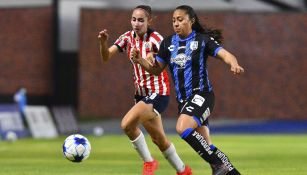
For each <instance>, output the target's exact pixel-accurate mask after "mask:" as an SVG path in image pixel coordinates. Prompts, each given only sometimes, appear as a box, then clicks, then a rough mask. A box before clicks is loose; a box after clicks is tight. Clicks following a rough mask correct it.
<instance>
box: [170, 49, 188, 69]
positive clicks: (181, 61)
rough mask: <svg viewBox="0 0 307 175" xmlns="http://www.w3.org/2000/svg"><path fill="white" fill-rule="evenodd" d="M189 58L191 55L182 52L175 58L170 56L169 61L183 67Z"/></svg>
mask: <svg viewBox="0 0 307 175" xmlns="http://www.w3.org/2000/svg"><path fill="white" fill-rule="evenodd" d="M189 60H191V57H189V56H187V55H186V54H184V53H180V54H178V55H177V56H176V58H171V63H176V64H177V65H179V66H180V68H184V66H185V64H186V62H187V61H189Z"/></svg>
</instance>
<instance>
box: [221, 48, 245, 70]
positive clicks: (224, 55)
mask: <svg viewBox="0 0 307 175" xmlns="http://www.w3.org/2000/svg"><path fill="white" fill-rule="evenodd" d="M217 58H220V59H221V60H223V61H224V62H225V63H226V64H228V65H229V66H230V71H231V72H233V74H242V73H243V72H244V69H243V68H242V67H241V66H240V65H239V64H238V61H237V59H236V57H235V56H234V55H232V54H231V53H230V52H228V51H227V50H225V49H223V48H222V49H221V50H219V52H218V53H217Z"/></svg>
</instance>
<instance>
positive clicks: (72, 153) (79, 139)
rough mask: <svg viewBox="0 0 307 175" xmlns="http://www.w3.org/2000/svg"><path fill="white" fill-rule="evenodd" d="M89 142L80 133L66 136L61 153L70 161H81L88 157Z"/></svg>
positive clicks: (89, 150) (89, 151)
mask: <svg viewBox="0 0 307 175" xmlns="http://www.w3.org/2000/svg"><path fill="white" fill-rule="evenodd" d="M90 153H91V144H90V142H89V141H88V139H87V138H86V137H84V136H83V135H80V134H73V135H70V136H68V137H67V138H66V139H65V141H64V144H63V154H64V157H66V158H67V159H68V160H70V161H72V162H81V161H82V160H85V159H87V158H88V157H89V155H90Z"/></svg>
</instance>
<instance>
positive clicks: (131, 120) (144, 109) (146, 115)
mask: <svg viewBox="0 0 307 175" xmlns="http://www.w3.org/2000/svg"><path fill="white" fill-rule="evenodd" d="M151 111H152V105H151V104H146V103H144V102H143V101H140V102H138V103H136V104H135V105H134V106H133V107H132V108H131V109H130V110H129V111H128V112H127V114H126V115H125V116H124V118H123V120H122V123H124V124H138V123H143V122H144V121H146V120H149V119H151V118H152V117H153V116H152V114H154V113H153V112H151Z"/></svg>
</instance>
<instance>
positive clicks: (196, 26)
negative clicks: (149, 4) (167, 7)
mask: <svg viewBox="0 0 307 175" xmlns="http://www.w3.org/2000/svg"><path fill="white" fill-rule="evenodd" d="M176 10H184V11H185V12H186V13H187V14H188V15H189V18H190V19H194V23H193V25H192V29H193V30H195V31H196V32H198V33H203V34H207V35H209V36H210V37H213V38H214V39H215V40H216V41H217V42H219V43H222V41H223V36H222V31H221V30H220V29H212V28H207V27H204V26H202V25H201V23H200V21H199V18H198V16H197V14H196V13H195V11H194V9H193V8H192V7H190V6H188V5H181V6H178V7H177V8H176Z"/></svg>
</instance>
